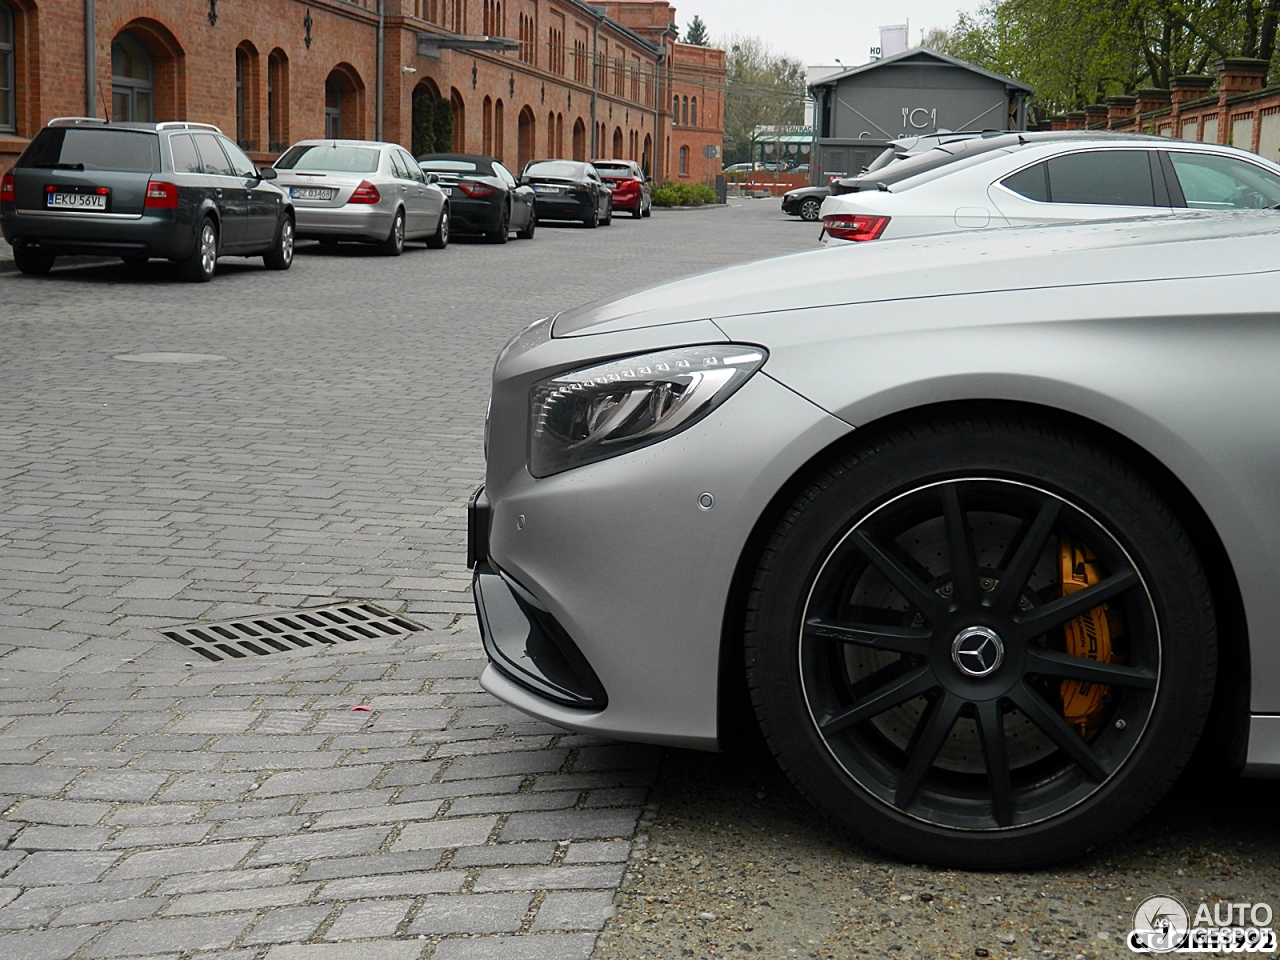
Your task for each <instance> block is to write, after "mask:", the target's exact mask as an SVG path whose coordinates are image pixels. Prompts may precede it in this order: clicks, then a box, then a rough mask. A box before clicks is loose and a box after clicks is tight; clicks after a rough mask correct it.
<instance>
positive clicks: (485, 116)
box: [480, 97, 493, 157]
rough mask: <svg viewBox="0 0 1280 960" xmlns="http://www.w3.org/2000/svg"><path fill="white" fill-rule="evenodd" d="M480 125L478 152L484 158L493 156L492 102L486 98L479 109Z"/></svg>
mask: <svg viewBox="0 0 1280 960" xmlns="http://www.w3.org/2000/svg"><path fill="white" fill-rule="evenodd" d="M480 118H481V123H480V127H481V130H480V134H481V137H480V143H481V147H480V151H481V152H482V153H483V154H484V155H485V156H486V157H492V156H493V101H492V100H491V99H489V98H488V97H485V98H484V105H483V106H482V108H481V114H480Z"/></svg>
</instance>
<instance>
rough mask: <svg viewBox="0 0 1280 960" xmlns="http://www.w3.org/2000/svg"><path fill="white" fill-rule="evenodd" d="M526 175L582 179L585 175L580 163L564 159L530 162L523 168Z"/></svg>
mask: <svg viewBox="0 0 1280 960" xmlns="http://www.w3.org/2000/svg"><path fill="white" fill-rule="evenodd" d="M524 175H525V176H526V177H567V178H569V179H570V180H582V179H583V178H585V176H586V172H585V169H584V167H583V165H582V164H581V163H573V162H571V161H566V160H542V161H539V162H537V163H531V164H529V165H528V166H527V167H525V168H524Z"/></svg>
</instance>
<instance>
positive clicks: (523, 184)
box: [516, 177, 529, 187]
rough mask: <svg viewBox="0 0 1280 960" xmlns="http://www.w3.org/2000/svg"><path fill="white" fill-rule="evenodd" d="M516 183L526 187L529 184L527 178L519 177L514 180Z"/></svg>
mask: <svg viewBox="0 0 1280 960" xmlns="http://www.w3.org/2000/svg"><path fill="white" fill-rule="evenodd" d="M516 183H518V184H519V185H520V186H522V187H527V186H529V178H528V177H521V178H520V179H519V180H517V181H516Z"/></svg>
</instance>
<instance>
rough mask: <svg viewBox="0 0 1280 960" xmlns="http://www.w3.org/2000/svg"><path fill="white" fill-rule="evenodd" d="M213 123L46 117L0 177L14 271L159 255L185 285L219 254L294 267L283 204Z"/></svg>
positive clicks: (2, 218) (265, 175)
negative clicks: (72, 258)
mask: <svg viewBox="0 0 1280 960" xmlns="http://www.w3.org/2000/svg"><path fill="white" fill-rule="evenodd" d="M274 176H275V173H274V171H272V170H270V169H266V170H258V169H257V167H255V166H254V164H253V162H252V161H251V160H250V159H249V158H248V157H246V156H245V155H244V152H243V151H242V150H241V149H240V148H239V147H237V146H236V145H235V144H234V143H232V142H231V141H230V140H228V139H227V138H226V137H225V136H223V135H222V132H221V131H220V130H219V129H218V128H217V127H215V126H212V125H210V124H205V123H187V122H169V123H130V124H121V123H108V122H106V121H103V120H95V119H92V118H81V117H67V118H60V119H56V120H52V121H50V122H49V125H48V126H46V127H45V128H44V129H43V130H41V131H40V132H39V133H37V134H36V135H35V137H34V138H33V139H32V141H31V143H30V144H28V145H27V148H26V149H25V150H24V151H23V152H22V155H21V156H20V157H19V158H18V161H17V163H15V164H14V166H13V169H12V170H11V171H10V172H9V173H6V174H5V175H4V177H3V180H0V226H3V230H4V238H5V240H7V241H8V242H9V243H10V244H11V245H12V246H13V256H14V261H15V262H16V263H17V265H18V269H19V270H21V271H22V272H23V273H27V274H44V273H48V272H49V270H50V269H51V268H52V267H53V263H54V260H55V258H57V257H58V256H60V255H63V254H82V253H88V254H98V255H105V256H117V257H120V258H121V259H123V260H124V261H125V262H127V263H145V262H146V261H147V260H148V259H150V258H152V257H163V258H166V259H169V260H172V261H174V262H175V263H177V264H179V266H180V269H181V271H182V275H183V276H184V277H185V278H186V279H188V280H196V281H203V280H209V279H212V277H213V274H214V271H215V270H216V269H217V261H218V257H220V256H225V255H228V254H234V255H236V256H261V257H262V258H263V261H264V262H265V263H266V265H267V266H268V267H269V268H271V269H274V270H288V269H289V267H290V265H291V264H292V263H293V244H294V209H293V204H292V203H291V202H290V201H289V199H288V197H287V196H286V195H285V194H284V192H283V191H281V190H280V189H278V188H277V187H276V186H275V185H274V184H273V183H271V182H270V181H271V179H272V178H273V177H274Z"/></svg>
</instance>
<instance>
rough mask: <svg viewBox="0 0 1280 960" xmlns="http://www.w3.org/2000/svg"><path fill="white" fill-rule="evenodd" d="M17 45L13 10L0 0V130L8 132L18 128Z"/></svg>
mask: <svg viewBox="0 0 1280 960" xmlns="http://www.w3.org/2000/svg"><path fill="white" fill-rule="evenodd" d="M17 45H18V31H17V30H16V29H15V27H14V17H13V10H11V9H10V8H9V5H8V4H7V3H4V2H3V0H0V130H4V131H6V132H8V133H15V132H16V131H17V129H18V96H17V87H18V82H17V67H16V65H15V64H16V62H17V56H16V55H15V52H14V51H15V48H16V47H17Z"/></svg>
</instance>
